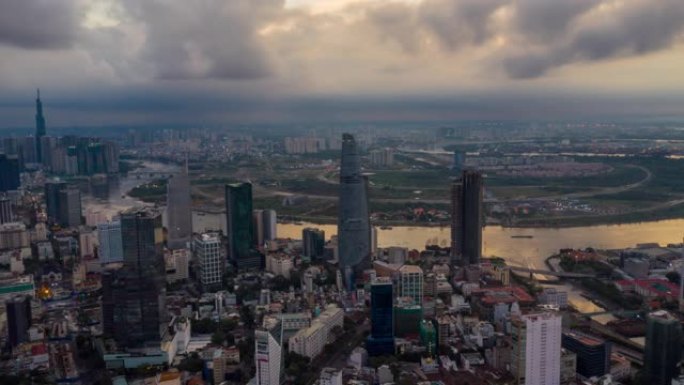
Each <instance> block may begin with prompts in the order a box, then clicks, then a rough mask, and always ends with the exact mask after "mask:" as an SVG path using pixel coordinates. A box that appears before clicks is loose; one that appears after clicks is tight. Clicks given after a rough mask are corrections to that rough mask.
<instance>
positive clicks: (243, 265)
mask: <svg viewBox="0 0 684 385" xmlns="http://www.w3.org/2000/svg"><path fill="white" fill-rule="evenodd" d="M226 233H227V234H226V235H227V238H228V244H227V250H228V260H230V262H231V263H232V265H233V266H234V267H235V268H236V269H237V270H238V271H240V270H245V269H261V268H262V266H263V261H262V260H263V258H262V257H261V255H260V254H259V252H258V251H256V250H255V248H254V222H253V218H252V185H251V184H249V183H238V184H229V185H226Z"/></svg>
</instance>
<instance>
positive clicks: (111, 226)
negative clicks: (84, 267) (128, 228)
mask: <svg viewBox="0 0 684 385" xmlns="http://www.w3.org/2000/svg"><path fill="white" fill-rule="evenodd" d="M97 239H98V241H99V244H100V246H99V248H98V251H99V259H100V262H101V263H114V262H123V241H122V238H121V222H120V221H118V220H115V221H111V222H105V223H100V224H98V225H97Z"/></svg>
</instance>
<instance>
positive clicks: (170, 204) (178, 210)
mask: <svg viewBox="0 0 684 385" xmlns="http://www.w3.org/2000/svg"><path fill="white" fill-rule="evenodd" d="M166 188H167V191H166V215H167V226H168V234H167V245H168V247H169V249H182V248H184V247H186V244H187V243H188V242H190V241H191V238H192V209H191V205H192V201H191V199H190V180H189V178H188V169H187V165H186V167H185V168H184V169H183V171H181V172H180V173H178V174H176V175H174V176H173V177H172V178H171V179H169V182H168V184H167V186H166Z"/></svg>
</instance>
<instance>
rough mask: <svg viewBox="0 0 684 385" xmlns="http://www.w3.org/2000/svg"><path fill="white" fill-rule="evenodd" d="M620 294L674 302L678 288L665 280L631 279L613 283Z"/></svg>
mask: <svg viewBox="0 0 684 385" xmlns="http://www.w3.org/2000/svg"><path fill="white" fill-rule="evenodd" d="M615 287H617V288H618V289H619V290H620V291H621V292H623V293H625V292H630V293H636V294H638V295H640V296H641V297H643V298H645V299H653V298H660V297H662V298H665V299H667V300H671V301H675V300H677V298H678V294H679V286H677V285H675V284H674V283H672V282H670V281H668V280H666V279H632V280H621V281H617V282H615Z"/></svg>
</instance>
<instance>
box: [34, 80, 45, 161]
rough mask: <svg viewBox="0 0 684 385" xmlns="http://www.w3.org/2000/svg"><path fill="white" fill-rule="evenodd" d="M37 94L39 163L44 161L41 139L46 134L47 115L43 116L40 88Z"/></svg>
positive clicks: (37, 151) (37, 148) (37, 152)
mask: <svg viewBox="0 0 684 385" xmlns="http://www.w3.org/2000/svg"><path fill="white" fill-rule="evenodd" d="M36 92H37V95H36V155H37V157H38V163H42V162H43V155H42V154H43V151H42V149H41V141H42V138H43V137H44V136H45V133H46V130H45V117H44V116H43V103H42V102H41V101H40V90H37V91H36Z"/></svg>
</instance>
